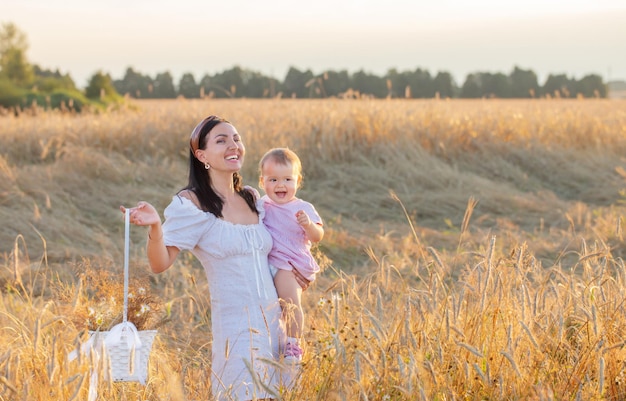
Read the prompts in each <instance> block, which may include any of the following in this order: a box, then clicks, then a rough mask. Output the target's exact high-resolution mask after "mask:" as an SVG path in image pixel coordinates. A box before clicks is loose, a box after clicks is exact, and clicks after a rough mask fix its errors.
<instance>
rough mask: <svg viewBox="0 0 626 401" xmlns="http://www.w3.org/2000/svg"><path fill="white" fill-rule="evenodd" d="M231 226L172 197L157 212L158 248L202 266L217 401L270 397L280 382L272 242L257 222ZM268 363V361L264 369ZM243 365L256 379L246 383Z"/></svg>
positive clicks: (280, 333) (280, 336) (247, 375)
mask: <svg viewBox="0 0 626 401" xmlns="http://www.w3.org/2000/svg"><path fill="white" fill-rule="evenodd" d="M257 209H258V210H259V211H260V216H259V223H258V224H252V225H241V224H233V223H230V222H228V221H225V220H222V219H219V218H217V217H215V216H214V215H213V214H212V213H208V212H203V211H202V210H200V209H198V207H197V206H196V205H195V204H194V203H193V202H192V201H190V200H189V199H187V198H184V197H180V196H174V197H173V199H172V201H171V203H170V204H169V206H167V208H166V209H165V211H164V215H165V222H164V223H163V238H164V241H165V245H168V246H175V247H177V248H178V249H180V250H189V251H191V253H193V255H194V256H196V257H197V258H198V260H199V261H200V262H201V263H202V266H203V267H204V270H205V272H206V276H207V280H208V283H209V292H210V298H211V333H212V336H213V345H212V358H211V361H212V364H211V365H212V366H211V370H212V382H211V387H212V391H213V395H214V397H215V399H217V400H250V399H256V398H266V397H270V394H269V393H268V392H267V391H266V390H264V389H263V387H262V386H259V385H255V383H258V382H259V381H260V382H262V383H263V385H266V386H268V387H269V388H276V387H277V386H278V385H279V384H280V382H281V376H280V374H281V373H280V372H279V371H278V370H277V368H276V366H275V365H273V364H272V363H271V362H272V361H276V360H278V357H279V343H282V340H283V338H284V332H283V331H282V330H281V326H280V311H281V310H280V305H279V304H278V296H277V294H276V289H275V288H274V283H273V281H272V276H271V274H270V270H269V265H268V259H267V255H268V253H269V251H270V249H271V248H272V238H271V236H270V234H269V232H268V231H267V229H266V228H265V226H264V225H263V224H262V223H261V219H262V218H263V216H264V210H263V208H262V205H261V204H260V202H257ZM268 361H269V362H268ZM246 364H250V366H251V367H252V370H253V371H254V375H255V376H256V378H254V379H253V377H252V374H251V372H250V369H248V366H246Z"/></svg>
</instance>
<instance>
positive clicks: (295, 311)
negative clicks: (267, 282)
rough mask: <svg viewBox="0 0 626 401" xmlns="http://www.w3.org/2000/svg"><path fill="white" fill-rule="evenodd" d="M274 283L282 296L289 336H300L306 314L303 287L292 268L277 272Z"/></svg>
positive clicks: (281, 300) (281, 301)
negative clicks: (303, 304) (303, 303)
mask: <svg viewBox="0 0 626 401" xmlns="http://www.w3.org/2000/svg"><path fill="white" fill-rule="evenodd" d="M274 285H275V286H276V291H277V292H278V297H279V298H280V303H281V306H282V309H283V319H284V321H285V329H286V331H287V336H289V337H294V338H300V337H301V336H302V329H303V326H304V315H303V314H302V287H300V284H298V282H297V281H296V277H295V276H294V274H293V272H292V271H291V270H281V269H279V270H278V272H276V276H275V277H274Z"/></svg>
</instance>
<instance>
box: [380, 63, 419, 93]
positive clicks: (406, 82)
mask: <svg viewBox="0 0 626 401" xmlns="http://www.w3.org/2000/svg"><path fill="white" fill-rule="evenodd" d="M385 77H386V78H387V79H388V80H389V82H390V83H391V87H390V88H389V93H388V94H387V95H388V96H390V97H394V98H397V97H408V98H412V97H414V94H413V93H412V90H411V77H410V76H409V73H407V72H398V70H396V69H395V68H392V69H390V70H388V71H387V74H386V75H385ZM407 88H409V89H408V91H407Z"/></svg>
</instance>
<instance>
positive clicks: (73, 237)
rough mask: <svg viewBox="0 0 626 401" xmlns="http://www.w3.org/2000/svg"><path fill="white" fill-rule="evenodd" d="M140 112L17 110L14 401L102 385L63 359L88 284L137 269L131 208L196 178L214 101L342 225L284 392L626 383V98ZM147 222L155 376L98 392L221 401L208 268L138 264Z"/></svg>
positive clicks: (171, 105) (556, 392) (1, 138)
mask: <svg viewBox="0 0 626 401" xmlns="http://www.w3.org/2000/svg"><path fill="white" fill-rule="evenodd" d="M139 106H140V108H139V110H136V111H132V110H124V111H119V112H115V113H111V114H101V115H67V114H60V113H59V114H56V113H50V114H40V115H38V116H36V117H30V116H21V117H20V118H15V117H13V116H3V117H1V118H0V132H1V134H0V145H1V146H0V205H1V208H0V219H2V221H3V224H2V226H1V227H0V252H1V253H2V255H3V262H2V263H1V264H0V284H2V289H1V290H0V328H1V329H0V343H2V344H4V345H6V346H5V347H3V351H1V352H0V399H7V400H9V399H10V400H70V399H75V400H79V399H86V394H87V388H88V385H89V377H88V366H87V363H86V362H87V361H79V362H77V361H74V362H72V363H70V362H68V361H67V358H66V356H67V354H68V353H69V352H70V351H71V350H72V349H74V348H75V347H76V346H77V344H79V343H80V341H83V340H84V336H85V333H86V328H85V325H84V322H85V319H84V316H83V318H79V319H76V317H77V316H80V315H79V314H77V311H79V310H82V311H83V312H84V311H85V310H84V309H80V308H79V307H78V305H83V306H87V305H89V303H90V302H92V303H93V305H92V306H96V305H97V303H98V302H97V300H96V299H95V298H89V297H81V296H80V295H81V294H83V295H85V294H87V293H86V292H85V291H84V290H85V287H81V282H82V283H83V284H87V281H85V280H86V278H87V277H88V276H89V277H92V276H94V275H90V274H87V275H85V274H86V273H87V271H88V269H89V268H94V267H95V268H96V269H99V270H100V273H98V274H100V275H98V274H95V277H101V278H103V277H107V276H112V277H115V274H117V273H116V272H117V270H120V271H121V268H119V269H118V266H119V265H120V263H119V262H120V261H121V260H122V252H123V241H122V237H123V233H122V226H123V224H122V216H121V214H120V213H119V211H118V209H117V207H118V206H119V204H133V203H135V202H136V201H138V200H140V199H144V200H149V201H151V202H153V203H154V204H155V205H156V206H157V207H158V208H160V209H161V210H162V208H163V207H164V206H165V205H166V204H167V203H168V202H169V199H170V197H171V195H172V194H173V193H174V192H175V191H176V190H177V189H178V188H180V187H182V186H183V185H184V184H185V181H186V176H185V174H186V158H187V151H186V143H187V138H188V133H189V132H190V130H191V128H192V127H193V126H194V125H195V123H196V122H197V121H198V120H199V119H200V118H202V117H203V116H205V115H208V114H219V115H222V116H224V117H226V118H228V119H229V120H231V121H233V122H234V123H235V125H236V126H237V128H238V129H239V131H240V132H241V133H242V135H243V136H244V140H245V143H246V145H247V162H246V170H245V171H244V172H243V173H244V177H245V178H246V181H247V182H248V183H249V184H251V185H255V186H256V181H257V179H256V177H257V171H256V163H257V161H258V159H259V157H260V156H261V155H262V154H263V153H264V152H265V151H266V150H267V148H269V147H274V146H289V147H291V148H293V149H294V150H296V151H297V152H298V153H299V154H300V155H301V158H302V161H303V166H304V173H305V182H304V188H303V190H302V192H301V195H302V197H303V198H304V199H307V200H309V201H311V202H312V203H313V204H315V205H316V207H317V208H318V211H319V212H320V213H321V215H322V216H323V217H324V219H325V221H326V226H327V235H326V237H325V239H324V241H323V244H321V246H320V248H319V249H318V251H320V258H326V259H325V262H324V264H325V265H326V266H327V268H326V271H325V272H324V273H323V274H322V275H321V276H320V278H319V279H318V281H317V282H316V283H315V284H314V285H313V286H312V287H311V289H310V290H308V291H307V293H306V296H305V302H306V306H305V307H306V312H307V313H306V318H307V322H306V328H307V332H306V338H307V342H308V344H307V352H306V356H305V361H304V366H303V371H302V377H301V380H300V384H299V386H298V387H297V388H296V389H294V390H293V391H292V392H290V393H286V394H283V395H282V398H284V399H285V400H301V399H307V400H311V399H319V400H355V399H361V400H416V399H418V400H421V399H423V400H455V399H457V400H459V399H471V400H479V399H480V400H482V399H537V400H552V399H555V400H561V399H584V400H591V399H624V398H626V389H624V387H625V386H626V383H625V382H624V371H625V369H626V366H624V360H626V359H625V358H626V355H624V353H625V352H626V351H625V350H624V345H625V343H624V341H623V339H622V333H623V332H624V330H625V329H626V327H624V326H626V315H625V310H624V305H623V301H624V295H625V294H624V288H625V280H626V270H625V266H624V262H623V258H624V252H625V251H626V246H625V243H624V239H623V233H622V221H623V216H624V212H625V207H624V202H623V200H624V192H623V190H624V186H625V185H624V178H625V177H626V160H624V157H623V155H624V154H626V152H625V151H626V103H625V102H623V101H618V100H614V101H609V100H589V101H573V100H572V101H568V100H558V101H557V100H534V101H435V100H429V101H382V100H378V101H367V100H359V101H349V100H323V101H293V100H220V101H215V100H210V101H206V100H204V101H184V100H181V101H169V102H165V101H153V102H150V101H146V102H141V103H139ZM131 235H132V246H131V248H132V252H131V259H132V261H133V266H134V269H133V271H134V273H132V274H135V275H137V276H139V277H140V278H141V279H142V280H143V281H142V283H146V286H148V287H149V290H150V293H151V294H155V296H157V297H158V299H159V300H163V308H164V309H163V310H164V311H165V313H166V318H167V319H168V320H167V322H166V323H165V324H163V325H162V326H160V327H159V335H158V337H157V340H156V342H155V345H154V348H153V353H152V359H151V371H150V377H149V383H148V384H147V386H145V387H143V386H140V385H139V384H134V383H130V384H108V385H107V384H101V385H100V387H99V393H100V395H101V396H102V397H103V399H145V400H164V399H172V400H184V399H185V400H196V399H209V398H210V395H209V394H210V336H209V327H210V324H209V322H210V308H209V305H208V298H207V296H206V292H207V290H208V289H207V284H206V282H205V281H206V279H205V278H204V275H203V272H202V271H201V270H200V269H199V266H198V264H197V262H196V261H195V260H193V259H192V258H191V257H190V256H189V255H187V254H182V255H181V257H180V258H179V260H178V261H177V262H176V266H174V267H173V268H172V269H170V271H168V272H166V273H164V274H162V275H158V276H145V274H140V273H139V271H145V269H144V267H143V265H145V254H144V251H143V245H144V241H145V232H144V231H143V230H141V229H133V230H131ZM77 267H78V268H83V269H86V270H85V271H83V273H85V274H83V275H81V274H80V271H77V270H76V268H77ZM118 273H119V272H118ZM81 277H82V279H81ZM98 280H100V279H97V278H96V281H98ZM102 280H103V281H98V282H105V281H104V279H102ZM120 282H121V280H120ZM92 284H93V285H91V284H89V285H87V287H89V289H94V288H97V287H98V284H97V283H92ZM142 285H143V284H142ZM110 290H111V291H113V292H116V290H115V288H114V286H113V287H110ZM118 292H119V291H118ZM110 320H111V321H115V317H112V318H111V319H110ZM81 322H82V324H81ZM151 324H152V325H158V324H160V323H158V322H152V323H151Z"/></svg>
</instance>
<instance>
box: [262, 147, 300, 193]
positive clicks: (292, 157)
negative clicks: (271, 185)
mask: <svg viewBox="0 0 626 401" xmlns="http://www.w3.org/2000/svg"><path fill="white" fill-rule="evenodd" d="M268 160H273V161H274V162H276V163H278V164H282V165H283V166H288V165H290V164H291V166H292V167H293V168H295V170H296V173H297V174H298V187H300V185H302V162H301V161H300V158H299V157H298V155H297V154H296V152H294V151H293V150H291V149H289V148H273V149H270V150H268V151H267V152H265V154H264V155H263V157H262V158H261V161H260V162H259V175H260V176H263V165H264V164H265V162H266V161H268Z"/></svg>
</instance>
